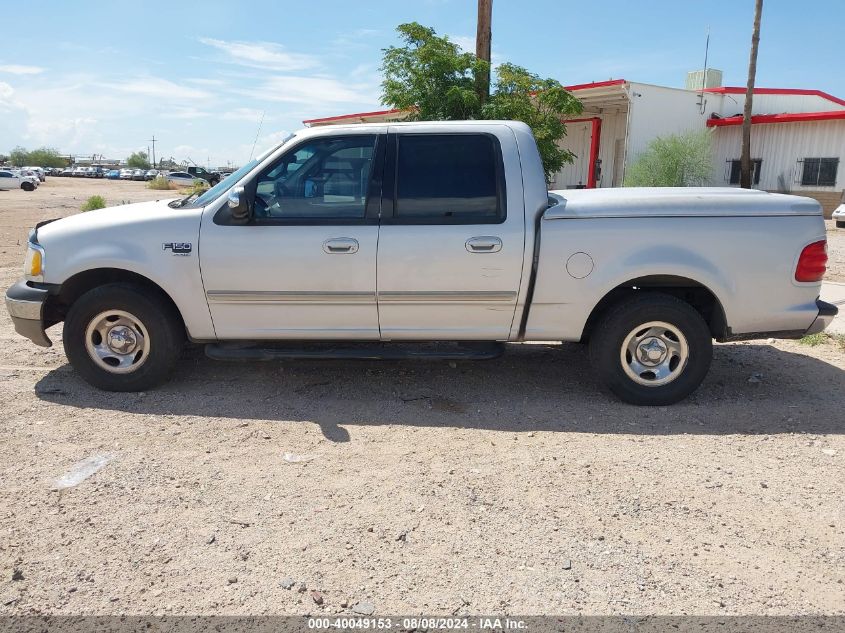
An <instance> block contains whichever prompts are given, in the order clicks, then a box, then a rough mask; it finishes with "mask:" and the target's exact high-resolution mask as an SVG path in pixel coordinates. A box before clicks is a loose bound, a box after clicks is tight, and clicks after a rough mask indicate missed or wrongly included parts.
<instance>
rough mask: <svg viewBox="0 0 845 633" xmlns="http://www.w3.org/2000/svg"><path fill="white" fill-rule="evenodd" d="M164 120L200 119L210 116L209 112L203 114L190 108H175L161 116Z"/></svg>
mask: <svg viewBox="0 0 845 633" xmlns="http://www.w3.org/2000/svg"><path fill="white" fill-rule="evenodd" d="M162 116H163V117H164V118H166V119H200V118H204V117H208V116H211V112H204V111H202V110H197V109H196V108H192V107H182V106H177V107H175V108H173V110H170V111H168V112H165V113H164V114H162Z"/></svg>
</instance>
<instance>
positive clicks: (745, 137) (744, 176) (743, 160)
mask: <svg viewBox="0 0 845 633" xmlns="http://www.w3.org/2000/svg"><path fill="white" fill-rule="evenodd" d="M762 14H763V0H756V3H755V5H754V31H753V32H752V34H751V57H750V59H749V60H748V86H747V87H746V89H745V109H744V110H743V115H742V153H741V154H740V158H739V186H740V187H742V188H743V189H751V186H752V177H753V173H752V165H751V113H752V109H751V106H752V101H753V99H754V82H755V80H756V77H757V48H758V46H759V45H760V17H761V16H762Z"/></svg>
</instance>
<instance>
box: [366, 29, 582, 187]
mask: <svg viewBox="0 0 845 633" xmlns="http://www.w3.org/2000/svg"><path fill="white" fill-rule="evenodd" d="M396 30H397V31H398V33H399V36H400V38H401V39H402V41H403V42H404V45H403V46H391V47H389V48H386V49H384V55H383V58H382V71H383V73H384V81H383V82H382V103H384V104H385V105H388V106H390V107H393V108H400V109H402V110H408V111H409V112H410V114H409V117H410V118H411V119H413V120H418V121H441V120H463V119H515V120H518V121H523V122H525V123H527V124H528V125H529V126H530V127H531V130H532V131H533V132H534V136H535V138H536V139H537V146H538V149H539V150H540V156H541V158H542V159H543V167H544V169H545V172H546V178H547V179H550V178H551V176H552V175H553V174H554V173H555V172H557V171H558V170H560V168H561V167H562V166H563V165H564V164H566V163H570V162H572V160H573V158H574V156H573V155H572V153H571V152H568V151H566V150H563V149H561V148H560V147H558V143H559V141H560V140H561V139H562V138H563V137H564V136H565V135H566V126H565V125H564V124H563V123H561V119H562V118H565V117H568V116H571V115H573V114H578V113H580V112H581V103H580V101H578V100H577V99H576V98H575V97H574V96H573V95H572V94H570V93H569V92H567V91H566V89H565V88H563V86H562V85H561V84H560V83H559V82H557V81H555V80H554V79H542V78H541V77H539V76H537V75H535V74H533V73H530V72H528V71H527V70H526V69H524V68H521V67H519V66H515V65H513V64H502V65H500V66H498V67H497V68H496V72H495V74H496V81H495V85H494V91H493V93H492V94H491V95H490V98H489V99H488V100H487V101H486V102H485V103H484V104H482V103H481V100H480V99H479V97H478V94H479V91H478V84H477V81H478V80H479V78H481V77H485V76H488V75H489V72H490V65H489V64H488V63H487V62H486V61H484V60H480V59H478V58H476V56H475V55H474V54H472V53H466V52H463V51H462V50H461V48H460V47H459V46H458V45H457V44H455V43H454V42H452V41H450V40H449V38H448V37H441V36H438V35H437V33H436V32H435V30H434V29H432V28H429V27H426V26H422V25H421V24H418V23H416V22H411V23H409V24H400V25H399V26H398V27H397V29H396Z"/></svg>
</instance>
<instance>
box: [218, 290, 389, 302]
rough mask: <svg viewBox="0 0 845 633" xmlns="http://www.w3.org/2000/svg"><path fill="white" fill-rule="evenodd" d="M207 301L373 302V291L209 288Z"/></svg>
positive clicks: (374, 297)
mask: <svg viewBox="0 0 845 633" xmlns="http://www.w3.org/2000/svg"><path fill="white" fill-rule="evenodd" d="M205 294H206V297H207V298H208V301H209V303H241V304H243V303H260V304H278V303H304V304H314V303H319V304H347V303H375V300H376V295H375V293H373V292H309V291H282V290H209V291H208V292H206V293H205Z"/></svg>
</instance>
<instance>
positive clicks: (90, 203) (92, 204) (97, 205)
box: [80, 196, 106, 211]
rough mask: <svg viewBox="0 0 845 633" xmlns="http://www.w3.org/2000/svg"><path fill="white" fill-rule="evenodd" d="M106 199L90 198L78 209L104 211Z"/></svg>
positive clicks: (99, 197)
mask: <svg viewBox="0 0 845 633" xmlns="http://www.w3.org/2000/svg"><path fill="white" fill-rule="evenodd" d="M105 208H106V199H105V198H104V197H103V196H91V197H90V198H88V200H86V201H85V204H83V205H82V206H81V207H80V210H82V211H93V210H94V209H105Z"/></svg>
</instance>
